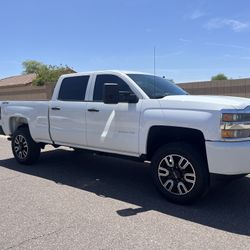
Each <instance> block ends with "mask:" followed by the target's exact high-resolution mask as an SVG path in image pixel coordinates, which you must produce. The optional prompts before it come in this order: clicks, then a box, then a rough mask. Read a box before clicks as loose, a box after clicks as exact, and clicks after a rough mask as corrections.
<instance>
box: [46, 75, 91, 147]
mask: <svg viewBox="0 0 250 250" xmlns="http://www.w3.org/2000/svg"><path fill="white" fill-rule="evenodd" d="M89 81H90V75H83V76H74V77H67V78H64V79H63V80H62V82H61V86H60V90H59V94H58V100H56V101H51V104H50V110H49V113H50V132H51V137H52V139H53V141H54V142H55V143H56V144H60V145H73V146H85V145H86V107H87V103H86V102H84V101H85V95H86V90H87V86H88V82H89Z"/></svg>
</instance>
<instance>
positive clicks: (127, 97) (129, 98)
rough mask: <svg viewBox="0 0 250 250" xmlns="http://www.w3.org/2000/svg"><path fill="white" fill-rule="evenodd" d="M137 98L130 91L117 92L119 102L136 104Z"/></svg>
mask: <svg viewBox="0 0 250 250" xmlns="http://www.w3.org/2000/svg"><path fill="white" fill-rule="evenodd" d="M138 101H139V99H138V97H137V96H136V95H135V94H134V93H131V92H130V91H119V102H128V103H137V102H138Z"/></svg>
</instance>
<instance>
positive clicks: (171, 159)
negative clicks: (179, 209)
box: [152, 143, 209, 204]
mask: <svg viewBox="0 0 250 250" xmlns="http://www.w3.org/2000/svg"><path fill="white" fill-rule="evenodd" d="M152 175H153V180H154V182H155V184H156V187H157V188H158V190H159V191H160V192H161V193H162V194H163V195H164V196H165V197H166V198H167V199H168V200H170V201H172V202H175V203H180V204H185V203H190V202H192V201H194V200H196V199H197V198H199V197H200V196H201V195H202V194H204V193H205V191H206V190H207V188H208V186H209V172H208V168H207V164H206V160H205V159H204V157H203V156H202V155H201V153H199V152H198V151H197V150H195V149H194V148H193V147H192V145H189V144H186V143H171V144H167V145H165V146H163V147H161V148H160V149H159V150H158V151H157V152H156V153H155V155H154V156H153V159H152Z"/></svg>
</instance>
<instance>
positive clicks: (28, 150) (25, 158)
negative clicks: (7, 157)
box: [11, 127, 41, 165]
mask: <svg viewBox="0 0 250 250" xmlns="http://www.w3.org/2000/svg"><path fill="white" fill-rule="evenodd" d="M11 146H12V152H13V155H14V156H15V159H16V160H17V161H18V162H19V163H21V164H25V165H31V164H33V163H35V162H36V161H38V159H39V156H40V152H41V147H40V146H39V144H38V143H36V142H35V141H34V140H33V139H32V137H31V135H30V132H29V129H28V128H27V127H21V128H18V129H17V130H16V131H15V132H14V134H13V136H12V141H11Z"/></svg>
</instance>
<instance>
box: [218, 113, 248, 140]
mask: <svg viewBox="0 0 250 250" xmlns="http://www.w3.org/2000/svg"><path fill="white" fill-rule="evenodd" d="M221 137H222V138H225V139H233V138H247V137H250V113H224V114H222V117H221Z"/></svg>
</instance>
